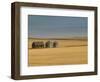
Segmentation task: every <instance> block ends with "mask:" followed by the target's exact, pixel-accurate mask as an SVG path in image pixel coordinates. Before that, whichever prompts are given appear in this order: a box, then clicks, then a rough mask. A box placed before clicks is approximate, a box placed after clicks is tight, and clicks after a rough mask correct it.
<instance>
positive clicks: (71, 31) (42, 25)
mask: <svg viewBox="0 0 100 82" xmlns="http://www.w3.org/2000/svg"><path fill="white" fill-rule="evenodd" d="M87 27H88V18H87V17H69V16H42V15H29V16H28V37H31V38H72V37H87Z"/></svg>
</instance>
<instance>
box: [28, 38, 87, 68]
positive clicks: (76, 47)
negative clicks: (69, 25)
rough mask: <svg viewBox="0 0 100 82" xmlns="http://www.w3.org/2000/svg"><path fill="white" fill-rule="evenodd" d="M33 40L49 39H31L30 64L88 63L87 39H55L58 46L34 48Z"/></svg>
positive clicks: (29, 42) (29, 43)
mask: <svg viewBox="0 0 100 82" xmlns="http://www.w3.org/2000/svg"><path fill="white" fill-rule="evenodd" d="M33 41H44V42H45V41H48V40H44V39H43V40H40V39H39V40H37V39H29V41H28V46H29V48H28V49H29V51H28V58H29V59H28V65H29V66H45V65H66V64H86V63H88V62H87V40H79V39H77V40H76V39H75V40H71V39H69V40H54V41H57V42H58V43H59V44H58V47H57V48H42V49H32V47H31V45H32V42H33Z"/></svg>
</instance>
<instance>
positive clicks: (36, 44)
mask: <svg viewBox="0 0 100 82" xmlns="http://www.w3.org/2000/svg"><path fill="white" fill-rule="evenodd" d="M57 46H58V43H57V42H56V41H54V42H51V41H47V42H43V41H36V42H33V43H32V48H56V47H57Z"/></svg>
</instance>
